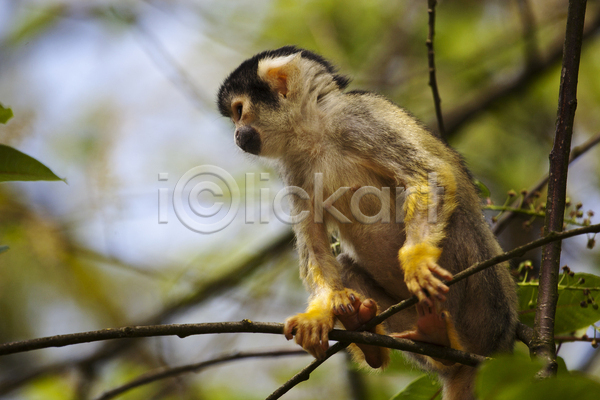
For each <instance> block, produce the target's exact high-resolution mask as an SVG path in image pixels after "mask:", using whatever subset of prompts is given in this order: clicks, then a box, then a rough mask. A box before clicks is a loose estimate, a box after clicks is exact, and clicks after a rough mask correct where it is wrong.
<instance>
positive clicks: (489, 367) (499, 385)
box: [475, 353, 543, 400]
mask: <svg viewBox="0 0 600 400" xmlns="http://www.w3.org/2000/svg"><path fill="white" fill-rule="evenodd" d="M542 367H543V364H542V363H541V362H539V361H538V362H531V360H530V359H529V357H528V356H527V355H525V354H521V353H516V354H514V355H510V354H503V355H499V356H498V357H496V358H494V359H493V360H490V361H486V362H484V363H483V364H482V365H481V369H480V370H479V373H478V374H477V380H476V382H475V392H476V393H477V395H478V398H479V399H480V400H488V399H498V400H500V399H506V400H509V399H518V398H520V397H515V395H514V393H516V392H518V391H520V390H522V387H524V386H527V385H531V383H532V382H533V381H534V380H535V375H536V374H537V372H538V371H539V370H540V369H542Z"/></svg>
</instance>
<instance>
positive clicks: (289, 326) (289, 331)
mask: <svg viewBox="0 0 600 400" xmlns="http://www.w3.org/2000/svg"><path fill="white" fill-rule="evenodd" d="M296 324H297V323H296V320H294V319H288V320H287V321H285V325H284V326H283V334H284V335H285V338H286V339H287V340H291V339H292V338H293V337H294V334H293V330H294V328H295V327H296Z"/></svg>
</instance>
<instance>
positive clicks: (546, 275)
mask: <svg viewBox="0 0 600 400" xmlns="http://www.w3.org/2000/svg"><path fill="white" fill-rule="evenodd" d="M585 8H586V0H569V10H568V16H567V29H566V33H565V44H564V55H563V66H562V72H561V80H560V90H559V95H558V118H557V121H556V134H555V136H554V146H553V147H552V151H551V152H550V174H549V175H550V178H549V181H548V197H547V201H546V221H545V224H544V232H545V233H548V232H560V231H561V230H562V229H563V220H564V213H565V202H566V195H567V174H568V169H569V152H570V149H571V137H572V135H573V121H574V119H575V110H576V108H577V77H578V73H579V60H580V56H581V43H582V36H583V24H584V20H585ZM560 253H561V241H556V242H553V243H550V244H547V245H545V246H544V247H543V248H542V262H541V265H540V283H539V291H538V301H537V310H536V313H535V320H534V328H533V339H532V342H531V349H530V350H531V354H532V355H534V356H537V357H541V358H542V359H544V361H545V362H546V363H547V364H546V368H545V370H544V371H543V372H542V375H543V376H550V375H555V374H556V371H557V368H558V365H557V363H556V348H555V345H554V318H555V314H556V304H557V302H558V276H559V274H560V271H559V268H560Z"/></svg>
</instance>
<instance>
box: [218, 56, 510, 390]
mask: <svg viewBox="0 0 600 400" xmlns="http://www.w3.org/2000/svg"><path fill="white" fill-rule="evenodd" d="M348 83H349V79H348V78H346V77H344V76H341V75H338V74H337V73H336V69H335V68H334V67H333V66H332V65H331V64H330V63H329V62H328V61H326V60H325V59H324V58H322V57H321V56H319V55H317V54H315V53H312V52H310V51H307V50H303V49H299V48H297V47H294V46H286V47H282V48H280V49H277V50H271V51H265V52H262V53H260V54H257V55H255V56H254V57H252V58H250V59H248V60H246V61H244V62H243V63H242V64H241V65H240V66H239V67H238V68H237V69H236V70H234V71H233V72H232V73H231V74H230V75H229V76H228V77H227V78H226V79H225V81H224V83H223V84H222V86H221V88H220V90H219V92H218V100H217V102H218V107H219V111H220V112H221V114H223V115H224V116H226V117H229V118H231V119H232V121H233V123H234V124H235V127H236V129H235V135H234V136H235V142H236V144H237V145H238V146H239V147H240V148H241V149H242V150H244V151H245V152H247V153H250V154H253V155H256V156H260V157H264V158H265V159H267V160H270V161H272V162H273V163H274V164H275V166H276V167H277V168H278V170H279V172H280V174H281V176H282V178H283V180H284V182H285V184H286V185H288V186H291V187H296V188H300V189H301V190H300V191H295V192H293V193H290V194H289V195H288V196H287V197H288V198H290V200H291V213H292V215H293V216H295V217H298V218H297V221H296V223H295V224H294V225H293V227H294V231H295V234H296V237H297V249H298V253H299V257H300V275H301V277H302V279H303V281H304V283H305V285H306V287H307V289H308V290H309V291H310V293H311V296H310V300H309V304H308V307H307V309H306V311H305V312H304V313H301V314H298V315H295V316H293V317H290V318H288V319H287V320H286V323H285V328H284V333H285V336H286V337H287V338H288V339H291V338H292V337H294V336H295V340H296V342H297V343H298V344H300V345H301V346H302V347H303V348H304V349H305V350H307V351H308V352H310V353H311V354H312V355H314V356H315V357H317V358H320V357H323V355H324V353H325V351H326V350H327V347H328V333H329V332H330V331H331V329H333V326H334V324H335V323H336V321H340V322H341V323H342V324H343V325H344V326H345V328H346V329H349V330H352V329H357V328H358V327H359V326H360V325H362V324H363V323H364V322H366V321H368V320H370V319H372V318H373V317H374V316H375V315H376V314H377V312H378V310H379V309H380V307H381V308H387V307H389V306H391V305H393V304H396V303H398V302H400V301H402V300H404V299H407V298H409V297H411V296H412V295H416V296H417V297H418V299H419V304H418V305H417V306H416V307H414V308H411V309H408V310H405V311H403V312H401V313H398V314H396V315H394V316H392V317H391V318H389V319H388V320H387V321H386V322H385V323H384V325H385V327H383V326H378V327H377V328H376V329H375V330H374V331H376V332H377V333H382V334H385V332H396V333H392V334H391V335H392V336H395V337H403V338H409V339H413V340H420V341H425V342H429V343H434V344H438V345H442V346H449V347H453V348H456V349H461V350H464V351H468V352H473V353H476V354H481V355H490V354H492V353H495V352H499V351H510V350H511V349H512V346H513V343H514V336H515V326H516V321H517V312H516V303H517V302H516V292H515V285H514V283H513V281H512V279H511V277H510V274H509V271H508V269H507V265H506V264H500V265H497V266H495V267H492V268H488V269H486V270H484V271H482V272H480V273H478V274H475V275H473V276H471V277H469V278H467V279H465V280H463V281H461V282H458V283H457V284H456V285H454V286H453V287H452V289H449V288H448V287H447V286H446V285H445V284H444V281H445V280H449V279H451V278H452V275H453V274H455V273H457V272H459V271H461V270H463V269H465V268H467V267H469V266H470V265H472V264H474V263H476V262H479V261H483V260H486V259H488V258H491V257H493V256H495V255H497V254H499V253H500V252H501V249H500V246H499V245H498V243H497V242H496V239H495V238H494V236H493V234H492V232H491V230H490V229H489V227H488V225H487V223H486V222H485V220H484V218H483V215H482V212H481V208H480V202H479V197H478V194H477V190H476V188H475V186H474V185H473V183H472V179H471V176H470V174H469V172H468V171H467V169H466V168H465V166H464V163H463V161H462V159H461V157H460V156H459V155H458V154H457V153H456V152H455V151H454V150H452V149H451V148H450V147H449V146H448V145H446V143H444V142H443V141H442V140H441V139H440V138H438V137H437V136H435V135H433V134H432V133H430V132H429V131H427V130H426V129H425V128H424V127H423V126H422V125H421V124H420V123H419V122H418V121H416V120H415V119H414V118H413V117H412V116H411V115H410V114H408V113H407V112H406V111H405V110H403V109H401V108H400V107H398V106H396V105H395V104H393V103H392V102H391V101H389V100H387V99H385V98H384V97H382V96H380V95H377V94H373V93H369V92H363V91H348V92H345V91H344V90H345V89H346V87H347V86H348ZM306 211H308V213H306ZM303 212H304V218H299V217H300V216H301V215H303V214H302V213H303ZM331 231H334V232H335V234H336V236H337V237H338V239H339V241H340V247H341V249H342V254H340V255H339V256H338V257H337V258H336V257H335V256H334V255H333V253H332V251H331V245H330V232H331ZM353 352H354V353H356V354H358V355H359V356H360V357H363V358H364V359H365V361H366V362H367V363H368V364H369V365H371V366H372V367H374V368H378V367H381V366H385V364H386V363H387V362H388V358H389V356H388V350H387V349H384V348H379V347H377V346H365V345H360V346H354V350H353ZM411 357H412V358H413V359H414V360H415V361H416V362H417V363H419V364H420V365H421V366H422V367H423V368H424V369H426V370H431V371H434V372H437V373H438V375H439V377H440V379H441V380H442V383H443V385H444V399H446V400H452V399H453V400H458V399H461V400H464V399H471V398H473V396H474V395H473V379H474V375H475V369H474V368H471V367H467V366H464V365H459V364H453V365H448V364H449V363H447V362H444V361H438V360H434V359H432V358H430V357H425V356H420V355H414V354H413V355H412V356H411Z"/></svg>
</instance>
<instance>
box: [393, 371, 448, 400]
mask: <svg viewBox="0 0 600 400" xmlns="http://www.w3.org/2000/svg"><path fill="white" fill-rule="evenodd" d="M441 398H442V386H441V385H440V384H439V382H438V381H437V380H435V379H432V378H431V377H430V376H429V375H423V376H421V377H419V378H417V379H415V380H414V381H412V382H411V383H410V384H409V385H408V386H407V387H406V388H405V389H404V390H403V391H401V392H400V393H398V394H397V395H396V396H394V397H393V398H392V400H435V399H441Z"/></svg>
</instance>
